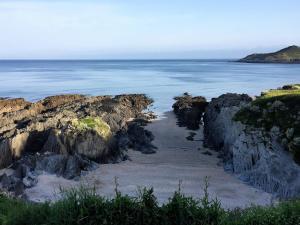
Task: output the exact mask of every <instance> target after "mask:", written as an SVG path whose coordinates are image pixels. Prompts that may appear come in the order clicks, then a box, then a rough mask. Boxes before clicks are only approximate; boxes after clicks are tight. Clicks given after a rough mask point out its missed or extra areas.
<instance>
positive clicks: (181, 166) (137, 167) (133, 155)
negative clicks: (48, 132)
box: [26, 112, 272, 209]
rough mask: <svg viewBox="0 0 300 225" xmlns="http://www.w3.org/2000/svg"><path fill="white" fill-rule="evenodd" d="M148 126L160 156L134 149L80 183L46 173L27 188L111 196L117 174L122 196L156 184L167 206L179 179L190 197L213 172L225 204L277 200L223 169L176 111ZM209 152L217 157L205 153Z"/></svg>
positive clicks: (212, 189)
mask: <svg viewBox="0 0 300 225" xmlns="http://www.w3.org/2000/svg"><path fill="white" fill-rule="evenodd" d="M146 129H147V130H149V131H151V132H152V133H153V134H154V136H155V139H154V141H153V144H154V145H155V146H156V147H157V148H158V149H157V150H156V153H155V154H151V155H148V154H142V153H140V152H137V151H132V150H129V151H128V154H129V157H130V160H127V161H124V162H121V163H118V164H102V165H100V166H99V168H98V169H96V170H94V171H91V172H89V173H88V174H86V175H85V176H82V177H81V178H80V179H79V181H68V180H65V182H64V181H63V180H62V179H61V178H59V177H56V176H55V175H42V176H40V178H39V179H40V180H39V182H38V184H37V186H35V187H33V188H31V189H27V190H26V194H27V195H28V196H29V200H31V201H46V200H50V199H52V198H53V197H54V195H53V193H55V190H56V192H57V191H58V190H59V187H60V186H61V187H70V186H71V187H79V186H80V185H84V186H85V185H87V186H90V187H95V188H96V191H97V193H98V194H99V195H101V196H105V197H109V198H111V197H114V187H115V183H114V181H115V177H117V178H118V183H119V189H120V191H121V192H122V193H123V194H129V195H130V196H136V195H137V188H138V187H153V188H154V192H155V194H156V196H157V197H158V201H159V202H160V203H161V204H162V203H165V202H166V201H167V200H168V198H169V197H171V196H172V194H173V193H174V191H176V190H177V189H178V183H179V181H180V180H181V181H182V191H183V193H185V194H186V195H187V196H192V197H194V198H201V197H203V190H202V188H203V185H204V179H205V177H206V176H208V177H210V178H209V183H210V185H209V189H208V191H209V193H210V196H212V197H218V199H219V200H220V201H221V203H222V206H224V207H225V208H230V209H233V208H236V207H242V208H245V207H247V206H250V205H251V204H255V205H268V204H270V203H271V202H272V197H271V194H268V193H265V192H263V191H261V190H259V189H256V188H254V187H251V186H249V185H247V184H245V183H243V182H242V181H240V180H238V179H237V178H236V177H235V176H234V175H232V174H229V173H227V172H225V171H224V169H223V167H222V165H220V164H219V161H220V159H218V158H217V153H216V152H214V151H210V150H208V149H205V148H203V147H201V142H200V141H199V140H203V136H202V131H203V130H202V129H200V130H198V131H196V133H197V135H196V136H195V137H194V141H189V140H187V139H186V137H187V136H189V133H190V132H191V131H189V130H187V129H186V128H184V127H178V126H177V125H176V117H175V115H174V114H173V113H172V112H167V113H165V114H164V117H162V118H159V119H157V120H154V121H152V123H149V124H148V125H147V126H146ZM199 148H200V150H198V149H199ZM206 151H209V152H211V154H212V155H206V154H203V153H204V152H206ZM50 187H51V188H50Z"/></svg>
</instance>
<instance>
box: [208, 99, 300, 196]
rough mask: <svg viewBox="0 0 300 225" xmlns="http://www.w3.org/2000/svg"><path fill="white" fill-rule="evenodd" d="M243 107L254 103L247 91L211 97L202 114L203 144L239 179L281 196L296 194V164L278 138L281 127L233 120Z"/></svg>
mask: <svg viewBox="0 0 300 225" xmlns="http://www.w3.org/2000/svg"><path fill="white" fill-rule="evenodd" d="M245 107H254V106H252V104H251V98H250V97H249V96H247V95H238V94H225V95H222V96H220V97H218V98H215V99H212V101H211V102H210V103H209V105H208V107H207V108H206V111H205V116H204V129H205V144H206V145H207V146H209V147H213V148H214V149H216V150H218V151H219V152H220V154H221V155H222V156H223V159H224V167H225V169H226V170H228V171H231V172H233V173H234V174H236V175H237V176H238V177H239V178H240V179H242V180H243V181H246V182H248V183H250V184H252V185H254V186H256V187H259V188H262V189H263V190H265V191H267V192H270V193H274V194H276V195H277V196H279V197H282V198H290V197H299V196H300V167H299V165H298V164H297V163H296V162H295V161H294V160H293V156H292V155H291V154H290V153H289V152H288V151H286V149H285V146H284V145H283V144H282V143H281V141H279V139H278V137H281V130H280V129H279V127H276V126H273V127H272V128H271V129H270V130H266V129H264V128H261V127H255V126H252V125H247V124H243V123H241V122H239V121H236V120H235V119H234V117H235V115H236V114H237V112H239V111H240V110H241V109H242V108H245ZM253 110H254V111H255V109H253ZM259 119H260V118H259V117H257V118H256V120H259Z"/></svg>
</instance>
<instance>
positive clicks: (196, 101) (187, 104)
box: [172, 93, 207, 130]
mask: <svg viewBox="0 0 300 225" xmlns="http://www.w3.org/2000/svg"><path fill="white" fill-rule="evenodd" d="M174 99H175V100H176V102H175V103H174V104H173V106H172V107H173V110H174V113H175V114H176V116H177V119H178V125H179V126H183V127H187V128H188V129H191V130H197V129H199V125H200V123H201V119H202V115H203V112H204V110H205V107H206V106H207V102H206V99H205V98H204V97H201V96H198V97H192V96H191V95H189V94H188V93H184V94H183V96H179V97H175V98H174Z"/></svg>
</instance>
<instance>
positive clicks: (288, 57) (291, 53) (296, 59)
mask: <svg viewBox="0 0 300 225" xmlns="http://www.w3.org/2000/svg"><path fill="white" fill-rule="evenodd" d="M239 62H246V63H300V47H298V46H295V45H293V46H290V47H287V48H284V49H282V50H280V51H277V52H273V53H264V54H252V55H248V56H246V57H245V58H243V59H240V60H239Z"/></svg>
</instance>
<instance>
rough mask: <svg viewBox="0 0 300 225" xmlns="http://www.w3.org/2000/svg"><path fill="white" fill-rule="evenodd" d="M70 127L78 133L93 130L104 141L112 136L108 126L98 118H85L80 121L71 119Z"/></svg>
mask: <svg viewBox="0 0 300 225" xmlns="http://www.w3.org/2000/svg"><path fill="white" fill-rule="evenodd" d="M71 124H72V126H73V127H74V128H75V129H77V130H79V131H86V130H94V131H96V132H97V134H99V135H100V136H101V137H102V138H103V139H104V140H108V139H109V138H110V137H111V136H112V132H111V129H110V126H109V125H108V124H107V123H106V122H105V121H103V119H102V118H100V117H90V116H88V117H85V118H82V119H78V118H77V119H73V120H72V122H71Z"/></svg>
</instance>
